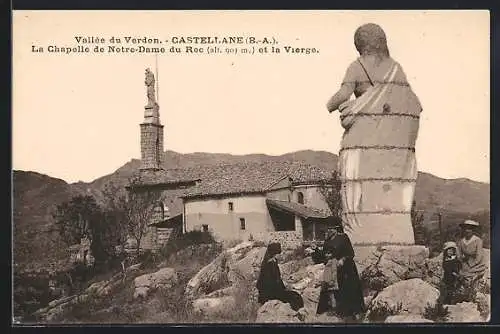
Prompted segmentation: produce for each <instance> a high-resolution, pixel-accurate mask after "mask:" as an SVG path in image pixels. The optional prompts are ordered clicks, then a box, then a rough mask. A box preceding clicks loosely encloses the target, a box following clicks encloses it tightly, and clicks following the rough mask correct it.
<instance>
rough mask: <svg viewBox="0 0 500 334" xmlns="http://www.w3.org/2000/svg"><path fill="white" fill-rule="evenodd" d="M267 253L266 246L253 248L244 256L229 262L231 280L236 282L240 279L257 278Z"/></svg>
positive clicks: (251, 279) (252, 279)
mask: <svg viewBox="0 0 500 334" xmlns="http://www.w3.org/2000/svg"><path fill="white" fill-rule="evenodd" d="M265 253H266V248H264V247H256V248H252V249H251V250H250V251H248V253H246V254H245V255H244V256H243V257H242V258H240V259H238V260H236V261H235V262H234V263H229V277H228V278H229V281H230V282H231V283H234V282H236V281H237V280H239V279H246V280H250V281H254V280H256V279H257V278H258V275H259V271H260V265H261V263H262V259H263V258H264V254H265Z"/></svg>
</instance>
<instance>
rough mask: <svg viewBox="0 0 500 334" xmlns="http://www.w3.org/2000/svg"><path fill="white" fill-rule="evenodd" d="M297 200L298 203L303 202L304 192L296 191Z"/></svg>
mask: <svg viewBox="0 0 500 334" xmlns="http://www.w3.org/2000/svg"><path fill="white" fill-rule="evenodd" d="M297 202H298V203H300V204H304V194H303V193H301V192H298V193H297Z"/></svg>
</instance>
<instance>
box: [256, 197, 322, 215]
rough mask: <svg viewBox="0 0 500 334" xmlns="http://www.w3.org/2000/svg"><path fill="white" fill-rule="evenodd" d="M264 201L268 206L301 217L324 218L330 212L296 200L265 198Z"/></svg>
mask: <svg viewBox="0 0 500 334" xmlns="http://www.w3.org/2000/svg"><path fill="white" fill-rule="evenodd" d="M266 203H267V205H268V206H269V207H271V208H275V209H278V210H281V211H286V212H290V213H293V214H296V215H298V216H300V217H303V218H321V219H326V218H328V217H330V215H331V212H329V210H321V209H318V208H313V207H310V206H306V205H303V204H300V203H296V202H287V201H278V200H273V199H267V200H266Z"/></svg>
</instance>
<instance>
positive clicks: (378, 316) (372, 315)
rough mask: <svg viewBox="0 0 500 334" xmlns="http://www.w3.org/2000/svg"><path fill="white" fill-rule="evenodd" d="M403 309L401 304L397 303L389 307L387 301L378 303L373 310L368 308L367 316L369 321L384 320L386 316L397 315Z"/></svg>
mask: <svg viewBox="0 0 500 334" xmlns="http://www.w3.org/2000/svg"><path fill="white" fill-rule="evenodd" d="M402 309H403V304H402V303H398V305H397V306H396V308H392V307H390V306H389V305H388V304H387V303H385V302H384V303H379V304H378V305H377V307H376V308H375V309H374V310H370V312H369V313H368V315H367V317H368V320H370V322H384V321H385V319H387V317H389V316H391V315H397V314H399V313H400V312H401V310H402Z"/></svg>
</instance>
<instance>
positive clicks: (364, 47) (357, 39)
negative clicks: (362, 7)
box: [354, 23, 389, 57]
mask: <svg viewBox="0 0 500 334" xmlns="http://www.w3.org/2000/svg"><path fill="white" fill-rule="evenodd" d="M354 45H355V46H356V50H358V52H359V54H360V55H366V54H369V55H379V56H381V57H389V48H388V47H387V38H386V36H385V32H384V30H383V29H382V28H381V27H380V26H379V25H377V24H374V23H367V24H364V25H362V26H360V27H359V28H358V29H356V32H355V33H354Z"/></svg>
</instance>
